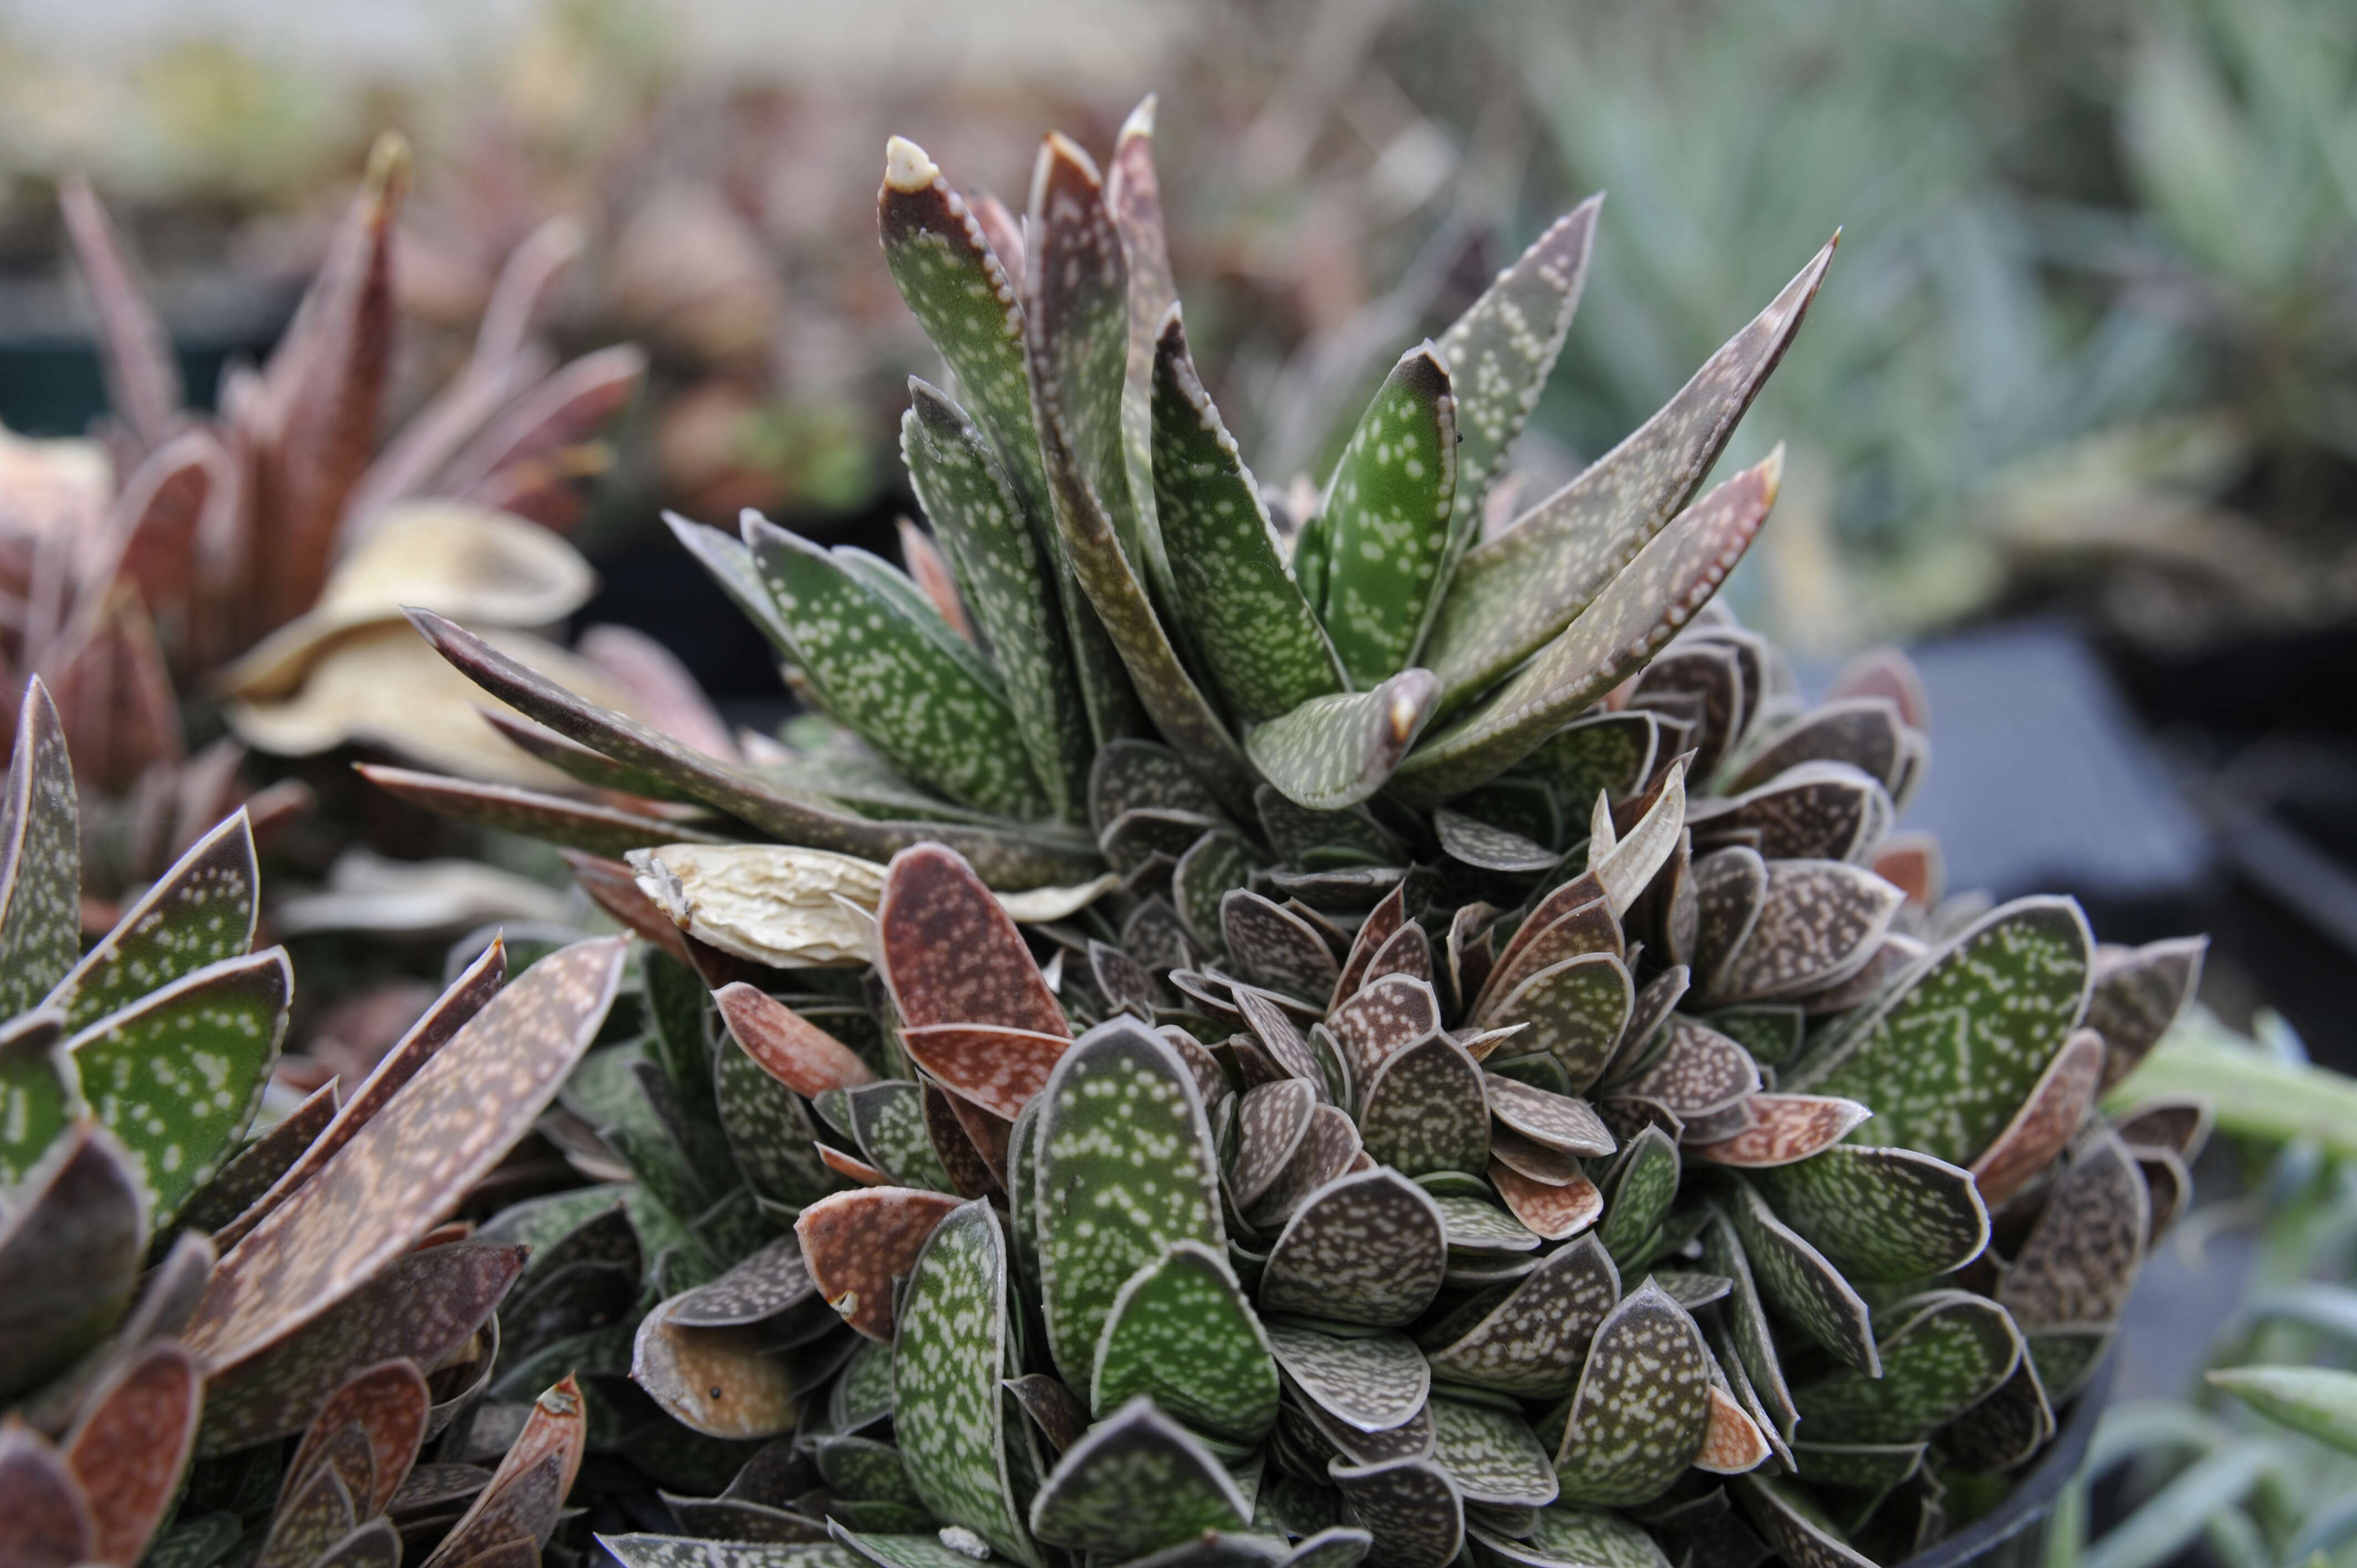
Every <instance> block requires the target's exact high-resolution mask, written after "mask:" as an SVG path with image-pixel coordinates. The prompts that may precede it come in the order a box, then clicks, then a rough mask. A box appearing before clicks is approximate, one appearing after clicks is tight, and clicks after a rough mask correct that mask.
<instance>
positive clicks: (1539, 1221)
mask: <svg viewBox="0 0 2357 1568" xmlns="http://www.w3.org/2000/svg"><path fill="white" fill-rule="evenodd" d="M1490 1185H1491V1187H1496V1188H1497V1189H1498V1196H1499V1197H1502V1198H1504V1199H1505V1200H1506V1207H1507V1208H1510V1209H1512V1211H1513V1215H1514V1218H1515V1219H1519V1220H1521V1221H1522V1222H1523V1225H1524V1226H1526V1227H1527V1228H1529V1229H1530V1230H1533V1231H1534V1232H1536V1233H1537V1234H1538V1235H1540V1236H1542V1237H1544V1238H1545V1239H1546V1240H1550V1241H1561V1240H1565V1239H1566V1238H1568V1237H1572V1236H1577V1235H1578V1234H1579V1233H1580V1232H1581V1231H1583V1230H1587V1228H1588V1227H1589V1226H1591V1225H1593V1224H1595V1223H1596V1221H1597V1219H1598V1217H1599V1216H1601V1215H1602V1214H1603V1212H1604V1194H1603V1193H1602V1192H1601V1191H1599V1190H1598V1187H1597V1186H1596V1184H1595V1183H1594V1182H1592V1181H1590V1180H1589V1179H1588V1178H1587V1176H1586V1175H1584V1174H1582V1173H1580V1172H1577V1171H1575V1172H1574V1173H1573V1174H1572V1177H1571V1179H1570V1180H1569V1181H1567V1182H1566V1183H1564V1184H1563V1185H1561V1186H1559V1187H1558V1186H1553V1185H1550V1184H1549V1183H1546V1182H1543V1181H1534V1180H1533V1179H1532V1178H1531V1177H1529V1176H1524V1175H1523V1173H1522V1172H1521V1171H1518V1170H1516V1169H1515V1168H1514V1167H1513V1166H1512V1165H1507V1164H1506V1163H1505V1162H1504V1161H1503V1160H1499V1159H1493V1160H1491V1162H1490Z"/></svg>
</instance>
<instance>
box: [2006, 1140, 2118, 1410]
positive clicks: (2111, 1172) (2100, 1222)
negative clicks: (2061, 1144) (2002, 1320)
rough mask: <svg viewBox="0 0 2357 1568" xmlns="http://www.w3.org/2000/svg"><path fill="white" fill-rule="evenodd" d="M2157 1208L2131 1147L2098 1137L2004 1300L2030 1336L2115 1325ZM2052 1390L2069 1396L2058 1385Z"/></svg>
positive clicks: (2062, 1186) (2027, 1246) (2018, 1259)
mask: <svg viewBox="0 0 2357 1568" xmlns="http://www.w3.org/2000/svg"><path fill="white" fill-rule="evenodd" d="M2150 1205H2151V1199H2150V1197H2149V1195H2148V1194H2147V1191H2146V1188H2145V1183H2144V1177H2143V1176H2141V1175H2140V1174H2138V1172H2137V1170H2136V1159H2135V1157H2134V1156H2133V1155H2130V1154H2129V1152H2128V1150H2127V1146H2126V1144H2122V1143H2121V1142H2120V1140H2119V1138H2118V1136H2117V1135H2116V1134H2115V1133H2111V1132H2110V1131H2109V1130H2102V1131H2098V1132H2096V1133H2093V1134H2091V1135H2090V1136H2089V1137H2088V1138H2087V1139H2085V1140H2084V1141H2083V1142H2082V1143H2081V1144H2080V1145H2079V1147H2078V1149H2077V1150H2076V1151H2075V1152H2073V1154H2072V1156H2071V1163H2070V1164H2069V1165H2067V1166H2066V1167H2064V1169H2063V1172H2062V1175H2061V1177H2060V1178H2058V1180H2057V1181H2056V1183H2055V1186H2054V1190H2053V1193H2052V1196H2050V1197H2048V1199H2047V1200H2046V1207H2045V1208H2044V1209H2043V1210H2042V1211H2041V1212H2040V1214H2039V1217H2038V1222H2037V1223H2036V1224H2035V1225H2033V1226H2032V1227H2031V1228H2030V1231H2029V1236H2028V1237H2027V1238H2026V1239H2025V1240H2023V1241H2022V1243H2021V1246H2020V1248H2019V1249H2018V1251H2016V1252H2015V1254H2014V1260H2013V1266H2012V1267H2011V1268H2010V1269H2008V1270H2007V1271H2006V1273H2005V1275H2004V1277H2003V1279H2002V1280H2000V1281H1999V1282H1998V1284H1997V1288H1996V1299H1997V1300H1998V1302H1999V1303H2001V1304H2002V1305H2004V1306H2005V1307H2006V1309H2007V1311H2009V1312H2011V1313H2012V1314H2013V1316H2014V1318H2015V1320H2016V1321H2018V1323H2020V1325H2021V1326H2023V1327H2024V1328H2025V1329H2031V1330H2036V1329H2040V1328H2045V1327H2050V1326H2068V1325H2096V1324H2108V1323H2110V1322H2112V1321H2113V1320H2114V1319H2115V1318H2116V1317H2117V1316H2118V1315H2119V1311H2120V1308H2121V1306H2122V1305H2123V1304H2125V1303H2126V1299H2127V1293H2128V1290H2129V1288H2130V1287H2131V1286H2132V1285H2134V1284H2135V1283H2136V1271H2137V1269H2138V1268H2140V1267H2141V1266H2142V1264H2143V1262H2144V1249H2145V1241H2146V1238H2147V1236H2148V1235H2149V1234H2150V1233H2151V1223H2150V1219H2151V1207H2150ZM2040 1370H2041V1371H2042V1370H2043V1368H2041V1369H2040ZM2047 1387H2048V1391H2050V1392H2052V1393H2054V1394H2055V1396H2056V1397H2057V1398H2058V1399H2059V1398H2061V1397H2062V1395H2061V1392H2060V1391H2059V1390H2058V1389H2057V1388H2056V1385H2055V1382H2054V1381H2051V1380H2050V1381H2049V1383H2048V1385H2047Z"/></svg>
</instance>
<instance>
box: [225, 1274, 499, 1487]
mask: <svg viewBox="0 0 2357 1568" xmlns="http://www.w3.org/2000/svg"><path fill="white" fill-rule="evenodd" d="M523 1253H524V1250H523V1249H522V1248H521V1247H515V1246H499V1245H488V1244H484V1243H479V1242H457V1243H453V1244H449V1245H445V1246H439V1247H429V1248H427V1249H426V1250H425V1251H422V1252H413V1253H410V1254H408V1255H407V1256H404V1257H400V1258H396V1259H395V1260H393V1262H392V1263H391V1264H390V1265H388V1266H386V1267H385V1268H384V1269H382V1272H380V1273H376V1274H375V1275H374V1276H373V1277H372V1278H371V1279H370V1280H369V1281H367V1283H364V1284H362V1285H361V1288H360V1289H358V1290H357V1291H354V1292H351V1293H350V1294H346V1295H344V1296H343V1297H342V1298H341V1300H340V1301H339V1303H338V1304H337V1305H335V1306H333V1307H332V1308H329V1309H328V1310H326V1311H323V1312H321V1313H319V1314H318V1315H317V1316H314V1317H312V1318H310V1319H309V1320H308V1321H307V1322H306V1323H305V1324H303V1325H302V1326H299V1327H296V1328H295V1329H294V1330H292V1331H291V1332H289V1333H288V1334H286V1335H285V1336H284V1337H280V1338H278V1339H276V1340H275V1341H274V1343H273V1344H272V1345H271V1346H270V1347H269V1348H266V1349H265V1350H264V1351H263V1352H262V1353H261V1354H259V1355H256V1356H253V1357H252V1358H249V1359H246V1360H244V1361H243V1362H242V1363H240V1364H239V1365H237V1366H235V1367H233V1368H231V1369H227V1370H226V1371H222V1370H216V1371H214V1372H213V1373H212V1374H211V1376H210V1379H209V1380H208V1382H207V1386H206V1391H205V1410H204V1427H203V1430H202V1432H201V1433H200V1434H199V1437H198V1453H199V1455H200V1456H201V1455H214V1454H228V1453H233V1452H235V1451H236V1450H238V1449H240V1448H245V1447H250V1446H252V1445H253V1444H256V1443H260V1442H264V1441H265V1440H267V1439H270V1438H274V1437H281V1436H285V1435H286V1434H291V1433H296V1432H300V1431H302V1430H303V1429H304V1428H305V1427H307V1426H308V1425H310V1423H311V1422H312V1420H313V1419H314V1418H315V1417H316V1416H317V1414H318V1412H319V1411H320V1409H321V1408H322V1407H324V1406H325V1405H326V1404H327V1403H328V1401H329V1400H330V1399H332V1398H333V1397H334V1395H335V1393H336V1391H337V1390H339V1389H340V1388H341V1387H342V1386H343V1385H344V1383H345V1381H346V1380H348V1379H349V1378H350V1376H351V1375H352V1373H353V1372H355V1371H357V1370H359V1369H361V1368H364V1367H371V1366H374V1365H376V1364H377V1363H379V1362H381V1361H387V1360H393V1359H405V1360H409V1361H412V1362H414V1363H415V1364H416V1365H418V1366H421V1367H432V1366H439V1365H441V1364H442V1362H443V1360H444V1359H446V1358H447V1357H448V1356H450V1355H451V1354H452V1352H454V1351H456V1350H457V1348H459V1347H461V1346H463V1345H465V1344H466V1343H467V1341H468V1337H471V1336H472V1335H473V1334H474V1333H475V1331H476V1330H477V1329H478V1328H479V1327H480V1326H482V1324H483V1322H484V1320H485V1319H487V1318H488V1317H490V1315H491V1312H492V1309H493V1308H495V1307H496V1306H498V1305H499V1303H500V1297H501V1296H503V1295H505V1294H507V1290H508V1287H509V1286H510V1285H511V1284H513V1283H515V1279H516V1276H517V1275H518V1274H519V1273H522V1270H523ZM237 1257H238V1254H237V1253H234V1252H233V1253H231V1262H234V1261H235V1260H236V1258H237ZM223 1266H224V1268H226V1267H227V1266H228V1264H224V1265H223ZM219 1278H220V1275H219V1274H218V1273H217V1274H216V1275H215V1279H216V1280H218V1279H219ZM206 1305H210V1297H208V1300H207V1304H206ZM202 1311H203V1309H202V1308H199V1322H200V1323H201V1322H202V1321H204V1319H203V1317H202V1316H201V1315H202Z"/></svg>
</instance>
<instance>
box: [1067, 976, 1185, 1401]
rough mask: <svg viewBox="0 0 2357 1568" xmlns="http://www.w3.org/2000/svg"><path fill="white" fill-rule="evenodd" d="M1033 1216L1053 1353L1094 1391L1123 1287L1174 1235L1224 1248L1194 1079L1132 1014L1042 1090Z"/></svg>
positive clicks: (1093, 1038) (1093, 1040)
mask: <svg viewBox="0 0 2357 1568" xmlns="http://www.w3.org/2000/svg"><path fill="white" fill-rule="evenodd" d="M1037 1138H1038V1145H1039V1153H1038V1160H1039V1172H1038V1176H1037V1177H1036V1183H1037V1185H1036V1187H1035V1189H1034V1190H1035V1193H1036V1208H1035V1210H1034V1212H1033V1214H1032V1215H1031V1217H1030V1218H1031V1223H1032V1225H1033V1226H1034V1228H1035V1231H1036V1234H1037V1236H1038V1240H1039V1275H1040V1278H1039V1283H1040V1305H1041V1308H1042V1310H1043V1313H1044V1315H1045V1317H1046V1320H1047V1327H1048V1348H1049V1354H1050V1355H1051V1356H1053V1357H1054V1359H1055V1362H1056V1367H1057V1369H1058V1370H1059V1371H1060V1373H1061V1374H1062V1375H1063V1379H1064V1381H1065V1382H1066V1383H1068V1384H1070V1385H1071V1388H1072V1390H1073V1391H1074V1392H1076V1393H1080V1394H1082V1396H1083V1397H1086V1395H1087V1391H1088V1389H1089V1386H1090V1384H1089V1379H1090V1375H1091V1373H1092V1370H1093V1363H1094V1360H1095V1356H1096V1348H1097V1342H1098V1339H1099V1338H1100V1337H1102V1335H1103V1332H1104V1324H1105V1320H1106V1318H1107V1317H1108V1316H1110V1315H1111V1314H1112V1312H1113V1308H1114V1301H1115V1299H1116V1298H1117V1297H1118V1296H1119V1295H1120V1294H1121V1290H1122V1287H1123V1286H1124V1285H1125V1284H1126V1283H1128V1282H1129V1280H1130V1278H1131V1276H1133V1275H1134V1274H1135V1273H1137V1272H1138V1271H1139V1270H1140V1269H1142V1268H1144V1267H1145V1266H1146V1265H1147V1264H1148V1263H1152V1262H1157V1260H1159V1259H1160V1258H1161V1257H1162V1255H1163V1253H1164V1251H1165V1250H1166V1249H1168V1247H1170V1246H1171V1245H1172V1244H1173V1243H1175V1242H1179V1241H1195V1242H1199V1243H1200V1244H1201V1245H1203V1246H1206V1247H1211V1248H1217V1247H1218V1246H1220V1244H1221V1242H1222V1239H1223V1232H1222V1226H1221V1218H1220V1196H1219V1176H1218V1165H1217V1158H1216V1156H1215V1155H1213V1153H1212V1148H1211V1126H1210V1123H1209V1122H1207V1121H1206V1120H1205V1119H1204V1114H1203V1101H1202V1096H1201V1094H1200V1092H1199V1091H1198V1090H1197V1089H1196V1087H1195V1079H1194V1075H1193V1074H1192V1073H1191V1072H1189V1070H1188V1069H1187V1066H1186V1064H1185V1063H1184V1062H1182V1061H1180V1060H1179V1058H1178V1056H1177V1055H1176V1053H1174V1052H1173V1051H1172V1050H1171V1048H1170V1047H1169V1045H1168V1043H1167V1042H1165V1041H1164V1040H1163V1039H1162V1038H1161V1037H1160V1036H1157V1035H1156V1034H1155V1033H1154V1032H1153V1031H1152V1030H1150V1029H1148V1028H1146V1026H1144V1025H1142V1024H1139V1023H1137V1022H1136V1021H1135V1020H1134V1019H1131V1018H1127V1017H1121V1018H1115V1019H1113V1020H1111V1021H1109V1022H1107V1023H1104V1024H1100V1025H1099V1026H1096V1027H1095V1028H1093V1029H1092V1030H1090V1031H1089V1032H1088V1033H1087V1034H1085V1035H1083V1036H1081V1038H1080V1039H1079V1040H1078V1041H1077V1042H1075V1043H1074V1045H1073V1047H1072V1048H1071V1050H1070V1051H1068V1052H1066V1053H1065V1054H1064V1057H1063V1058H1062V1059H1061V1060H1060V1061H1059V1062H1058V1063H1057V1064H1056V1070H1055V1072H1054V1074H1053V1075H1052V1076H1050V1077H1049V1080H1048V1087H1047V1088H1046V1089H1044V1090H1041V1091H1040V1093H1039V1132H1038V1134H1037Z"/></svg>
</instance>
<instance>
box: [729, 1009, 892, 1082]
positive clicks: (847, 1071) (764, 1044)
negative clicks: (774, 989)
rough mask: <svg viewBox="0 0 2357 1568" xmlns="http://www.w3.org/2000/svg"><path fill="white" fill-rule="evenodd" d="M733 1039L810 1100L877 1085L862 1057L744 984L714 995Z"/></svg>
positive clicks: (823, 1031) (774, 1076)
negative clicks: (864, 1085)
mask: <svg viewBox="0 0 2357 1568" xmlns="http://www.w3.org/2000/svg"><path fill="white" fill-rule="evenodd" d="M712 998H713V1001H714V1002H715V1003H716V1004H718V1006H719V1010H720V1021H721V1022H722V1023H723V1024H725V1025H726V1026H727V1029H728V1034H729V1036H730V1038H732V1039H734V1040H735V1041H736V1042H737V1045H738V1046H740V1047H743V1048H744V1051H745V1054H746V1055H748V1056H749V1057H751V1058H753V1060H754V1061H755V1062H756V1063H758V1064H759V1066H760V1068H761V1069H762V1070H763V1071H764V1072H767V1073H768V1074H769V1075H770V1077H771V1078H773V1079H777V1081H778V1082H779V1083H780V1084H782V1085H784V1086H785V1087H786V1088H788V1089H791V1090H793V1091H794V1092H795V1093H796V1094H798V1095H801V1096H802V1098H803V1099H805V1100H815V1099H817V1098H818V1097H819V1096H820V1095H822V1094H824V1093H825V1092H827V1091H828V1090H834V1089H856V1088H857V1087H858V1086H859V1085H861V1084H863V1083H873V1082H875V1081H876V1071H875V1069H873V1068H870V1067H869V1066H868V1065H867V1064H866V1062H865V1061H862V1060H861V1059H860V1058H859V1055H858V1053H857V1052H856V1051H854V1050H853V1049H852V1048H851V1047H849V1046H846V1045H845V1044H844V1043H843V1042H842V1041H841V1040H838V1039H836V1038H835V1037H834V1036H833V1035H830V1034H828V1033H827V1032H826V1031H825V1030H823V1029H822V1028H820V1027H819V1026H817V1025H815V1024H813V1023H812V1022H811V1021H810V1020H809V1019H807V1018H805V1017H803V1016H802V1015H801V1014H799V1013H797V1012H795V1011H794V1010H793V1009H792V1008H791V1007H789V1006H787V1005H786V1004H784V1003H782V1002H780V1001H779V1000H778V999H777V998H776V997H774V996H771V995H770V994H769V993H767V992H764V991H761V990H759V989H757V988H756V987H754V986H753V985H751V984H748V983H746V982H744V981H741V980H739V981H732V982H730V983H728V984H726V985H724V986H722V987H721V988H720V989H719V990H717V991H716V992H714V993H712Z"/></svg>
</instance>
